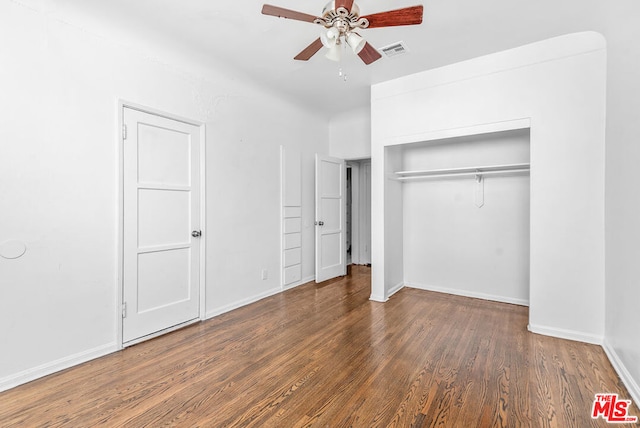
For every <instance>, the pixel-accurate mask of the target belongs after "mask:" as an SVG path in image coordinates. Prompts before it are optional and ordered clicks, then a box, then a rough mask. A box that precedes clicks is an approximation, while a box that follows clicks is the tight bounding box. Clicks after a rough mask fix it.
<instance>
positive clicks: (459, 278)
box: [393, 130, 529, 305]
mask: <svg viewBox="0 0 640 428" xmlns="http://www.w3.org/2000/svg"><path fill="white" fill-rule="evenodd" d="M393 148H395V149H398V150H401V151H402V156H403V167H402V169H403V170H404V171H420V170H427V169H445V168H462V167H470V166H490V165H505V164H521V163H529V132H528V130H518V131H510V132H501V133H494V134H485V135H481V136H472V137H463V138H450V139H444V140H438V141H432V142H427V143H416V144H406V145H399V146H394V147H393ZM476 192H479V194H480V195H483V198H482V199H483V201H484V205H482V206H480V207H478V206H477V205H476V201H475V196H476ZM403 197H404V207H403V211H404V219H403V224H404V257H405V260H404V278H405V281H404V282H405V285H407V286H411V287H415V288H421V289H427V290H434V291H441V292H447V293H452V294H461V295H465V296H473V297H480V298H485V299H490V300H497V301H502V302H507V303H515V304H522V305H528V304H529V176H528V175H527V174H517V175H514V174H510V175H505V176H491V175H487V176H485V177H484V178H483V182H481V183H477V182H476V180H475V178H474V177H464V178H456V177H448V178H446V179H442V178H440V179H429V180H418V181H406V182H404V184H403Z"/></svg>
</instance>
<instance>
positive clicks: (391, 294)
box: [387, 282, 404, 297]
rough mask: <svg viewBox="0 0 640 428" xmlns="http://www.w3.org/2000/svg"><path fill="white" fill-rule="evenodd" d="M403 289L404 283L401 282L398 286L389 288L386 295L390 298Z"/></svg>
mask: <svg viewBox="0 0 640 428" xmlns="http://www.w3.org/2000/svg"><path fill="white" fill-rule="evenodd" d="M403 288H404V282H401V283H399V284H396V285H394V286H393V287H391V289H390V290H389V292H388V293H387V296H389V297H391V296H393V295H394V294H396V293H397V292H398V291H400V290H402V289H403Z"/></svg>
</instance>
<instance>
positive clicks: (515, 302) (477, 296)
mask: <svg viewBox="0 0 640 428" xmlns="http://www.w3.org/2000/svg"><path fill="white" fill-rule="evenodd" d="M404 285H405V287H410V288H417V289H418V290H426V291H435V292H437V293H446V294H453V295H455V296H463V297H472V298H474V299H482V300H491V301H493V302H500V303H509V304H512V305H519V306H529V300H527V299H516V298H513V297H505V296H496V295H493V294H486V293H477V292H473V291H467V290H459V289H456V288H447V287H438V286H433V285H425V284H417V283H415V282H405V284H404Z"/></svg>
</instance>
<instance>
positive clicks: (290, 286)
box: [282, 275, 316, 291]
mask: <svg viewBox="0 0 640 428" xmlns="http://www.w3.org/2000/svg"><path fill="white" fill-rule="evenodd" d="M315 280H316V277H315V275H311V276H308V277H306V278H302V279H301V280H300V281H298V282H292V283H291V284H286V285H283V286H282V290H283V291H287V290H291V289H293V288H296V287H300V286H301V285H305V284H308V283H310V282H315Z"/></svg>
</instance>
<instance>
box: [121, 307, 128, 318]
mask: <svg viewBox="0 0 640 428" xmlns="http://www.w3.org/2000/svg"><path fill="white" fill-rule="evenodd" d="M126 317H127V304H126V303H123V304H122V318H126Z"/></svg>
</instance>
